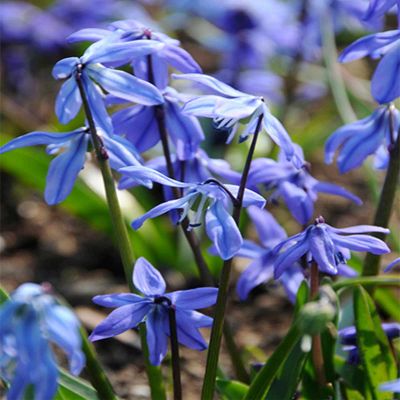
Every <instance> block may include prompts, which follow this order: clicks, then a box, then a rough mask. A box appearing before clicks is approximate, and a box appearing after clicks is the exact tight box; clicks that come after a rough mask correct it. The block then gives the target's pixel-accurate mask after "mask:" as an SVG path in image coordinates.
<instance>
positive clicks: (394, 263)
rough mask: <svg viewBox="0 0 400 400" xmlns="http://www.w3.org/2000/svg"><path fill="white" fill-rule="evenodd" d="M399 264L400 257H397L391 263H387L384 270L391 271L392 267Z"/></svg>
mask: <svg viewBox="0 0 400 400" xmlns="http://www.w3.org/2000/svg"><path fill="white" fill-rule="evenodd" d="M398 265H400V257H399V258H396V259H395V260H393V261H392V262H391V263H390V264H389V265H387V266H386V268H385V269H384V270H383V272H389V271H390V270H391V269H392V268H394V267H397V266H398Z"/></svg>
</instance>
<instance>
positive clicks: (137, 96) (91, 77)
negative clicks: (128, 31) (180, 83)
mask: <svg viewBox="0 0 400 400" xmlns="http://www.w3.org/2000/svg"><path fill="white" fill-rule="evenodd" d="M114 35H115V37H118V36H119V34H118V33H115V34H114ZM114 35H112V37H107V38H105V39H103V40H100V41H98V42H96V43H94V44H93V45H91V46H90V47H88V49H87V50H86V51H85V53H84V54H83V56H82V57H80V58H78V57H68V58H64V59H63V60H61V61H59V62H58V63H57V64H56V65H55V66H54V68H53V76H54V78H55V79H66V81H65V82H64V84H63V85H62V86H61V89H60V92H59V93H58V96H57V99H56V106H55V111H56V115H57V117H58V119H59V120H60V122H61V123H63V124H66V123H68V122H69V121H71V120H72V119H73V118H74V117H75V116H76V115H77V113H78V111H79V110H80V108H81V105H82V98H81V94H80V91H79V86H78V82H77V79H78V80H80V81H81V82H82V86H83V88H84V91H85V95H86V97H87V101H88V103H89V107H90V110H91V112H92V114H93V119H94V121H95V123H96V126H98V127H99V128H100V129H102V130H103V131H104V132H106V133H107V134H112V133H113V127H112V123H111V118H110V117H109V115H108V114H107V110H106V107H105V105H104V94H103V92H102V90H101V89H100V87H101V88H103V89H104V90H106V91H107V92H108V93H110V94H112V95H114V96H117V97H120V98H123V99H125V100H127V101H132V102H137V103H140V104H145V105H155V104H161V103H162V102H163V101H164V100H163V98H162V96H161V93H160V92H159V91H158V89H157V88H156V87H155V86H153V85H152V84H150V83H148V82H145V81H143V80H141V79H138V78H136V77H134V76H133V75H130V74H128V73H127V72H124V71H119V70H115V69H111V68H106V67H105V66H103V65H102V64H100V63H107V62H112V63H119V64H126V63H128V62H130V61H131V60H132V59H133V58H135V57H141V56H143V55H146V54H150V53H152V52H153V51H155V50H156V49H158V48H160V47H162V46H163V44H162V43H160V42H156V41H153V40H137V41H134V42H117V43H114V42H113V41H112V39H113V38H114Z"/></svg>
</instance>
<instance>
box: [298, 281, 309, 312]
mask: <svg viewBox="0 0 400 400" xmlns="http://www.w3.org/2000/svg"><path fill="white" fill-rule="evenodd" d="M309 292H310V288H309V286H308V283H307V281H306V280H304V281H303V282H301V285H300V287H299V290H298V291H297V295H296V304H295V306H294V317H297V315H298V314H299V311H300V310H301V308H302V307H303V306H304V304H306V303H307V301H308V299H309Z"/></svg>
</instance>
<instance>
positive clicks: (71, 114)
mask: <svg viewBox="0 0 400 400" xmlns="http://www.w3.org/2000/svg"><path fill="white" fill-rule="evenodd" d="M81 105H82V98H81V95H80V93H79V88H78V85H77V83H76V80H75V77H74V76H71V78H69V79H68V80H67V81H65V82H64V83H63V85H62V86H61V89H60V91H59V92H58V95H57V98H56V105H55V112H56V115H57V118H58V119H59V120H60V122H61V123H62V124H67V123H68V122H69V121H71V120H72V119H73V118H75V117H76V115H77V114H78V111H79V110H80V108H81Z"/></svg>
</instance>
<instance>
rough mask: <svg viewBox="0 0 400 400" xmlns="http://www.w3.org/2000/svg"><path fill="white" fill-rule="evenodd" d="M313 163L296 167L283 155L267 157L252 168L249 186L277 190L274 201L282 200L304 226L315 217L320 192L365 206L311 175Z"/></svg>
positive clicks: (355, 198)
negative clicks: (274, 157) (280, 198)
mask: <svg viewBox="0 0 400 400" xmlns="http://www.w3.org/2000/svg"><path fill="white" fill-rule="evenodd" d="M295 152H296V154H297V157H298V159H303V151H302V149H301V147H300V146H298V145H295ZM309 171H310V164H308V163H306V162H304V163H303V165H302V166H301V167H299V168H298V167H296V166H295V165H294V164H293V163H292V162H288V161H287V160H286V157H284V156H283V154H282V152H281V153H280V154H279V158H278V161H274V160H271V159H268V158H259V159H255V160H254V161H253V162H252V164H251V167H250V173H249V177H248V180H247V182H248V183H247V186H248V187H249V188H251V189H253V190H254V189H255V190H257V189H256V188H255V187H256V185H259V184H262V185H264V186H265V187H266V189H269V190H271V189H272V190H274V193H273V194H272V196H271V199H276V198H279V197H282V198H283V200H284V201H285V203H286V205H287V207H288V208H289V210H290V212H291V213H292V215H293V217H294V218H295V219H296V220H297V221H298V222H299V223H300V224H302V225H306V224H307V223H309V221H310V219H311V218H312V216H313V214H314V203H315V202H316V200H317V198H318V193H328V194H332V195H336V196H342V197H345V198H347V199H350V200H352V201H354V202H355V203H356V204H358V205H360V204H362V201H361V200H360V199H359V198H358V197H357V196H355V195H353V194H352V193H350V192H348V191H347V190H345V189H344V188H342V187H340V186H338V185H335V184H333V183H329V182H321V181H318V180H317V179H315V178H314V177H312V176H311V174H310V172H309Z"/></svg>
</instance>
